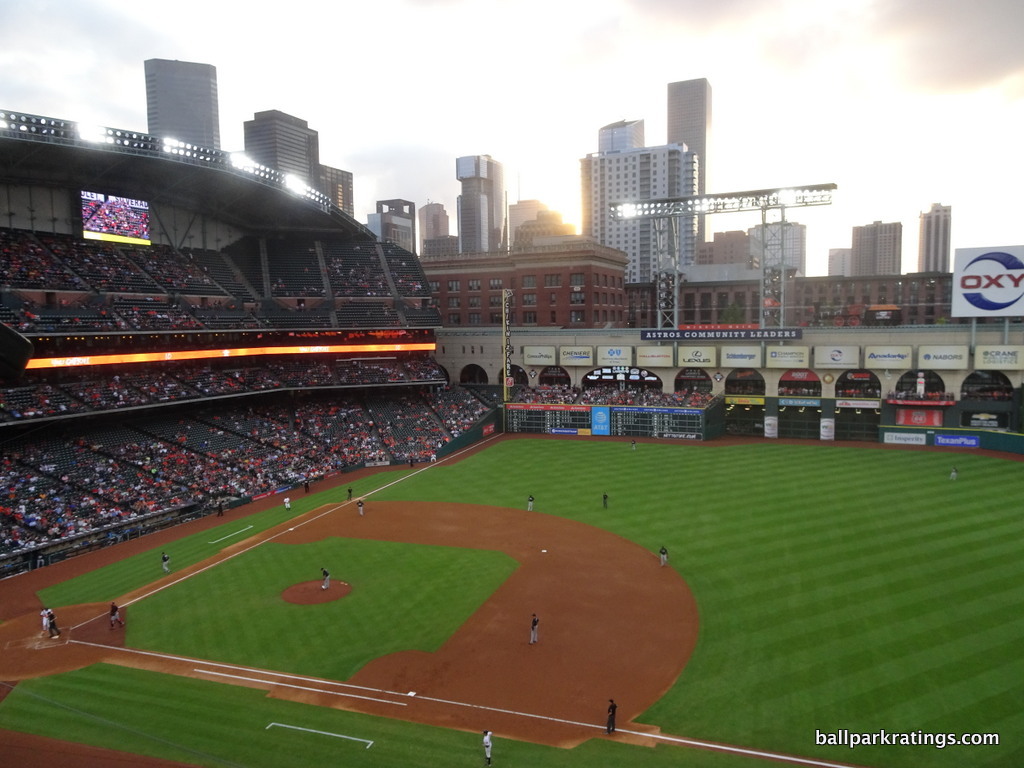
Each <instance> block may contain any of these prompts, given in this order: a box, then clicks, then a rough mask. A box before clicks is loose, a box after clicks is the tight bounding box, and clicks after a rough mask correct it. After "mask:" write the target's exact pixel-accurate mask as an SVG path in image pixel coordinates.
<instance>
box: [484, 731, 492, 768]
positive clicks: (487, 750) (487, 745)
mask: <svg viewBox="0 0 1024 768" xmlns="http://www.w3.org/2000/svg"><path fill="white" fill-rule="evenodd" d="M491 735H492V734H491V732H490V731H484V758H485V759H486V760H487V765H490V764H491Z"/></svg>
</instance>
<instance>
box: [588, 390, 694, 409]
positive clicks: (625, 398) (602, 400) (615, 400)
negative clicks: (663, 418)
mask: <svg viewBox="0 0 1024 768" xmlns="http://www.w3.org/2000/svg"><path fill="white" fill-rule="evenodd" d="M713 399H714V395H712V394H711V393H710V392H701V391H698V390H691V389H681V390H678V391H676V392H662V391H661V390H660V389H655V388H654V387H625V388H623V389H620V388H619V387H617V386H613V385H597V386H592V387H588V388H587V389H585V390H583V393H582V394H581V395H580V397H579V399H578V400H577V402H578V403H580V404H581V405H625V406H643V407H648V408H703V407H705V406H707V405H708V404H710V403H711V401H712V400H713Z"/></svg>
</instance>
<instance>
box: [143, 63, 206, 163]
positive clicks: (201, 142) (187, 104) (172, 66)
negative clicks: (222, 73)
mask: <svg viewBox="0 0 1024 768" xmlns="http://www.w3.org/2000/svg"><path fill="white" fill-rule="evenodd" d="M145 70H146V116H147V119H148V121H149V128H148V130H149V133H151V134H153V135H154V136H160V137H162V138H174V139H178V140H179V141H184V142H187V143H189V144H194V145H196V146H199V147H204V148H206V149H220V110H219V107H218V102H217V68H216V67H214V66H213V65H212V64H196V63H193V62H190V61H171V60H168V59H149V60H147V61H146V62H145Z"/></svg>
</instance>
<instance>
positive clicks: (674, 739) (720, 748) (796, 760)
mask: <svg viewBox="0 0 1024 768" xmlns="http://www.w3.org/2000/svg"><path fill="white" fill-rule="evenodd" d="M396 695H401V694H396ZM418 698H420V699H422V700H424V701H432V702H434V703H437V704H448V705H450V706H453V707H468V708H470V709H480V710H484V711H487V712H497V713H498V714H503V715H515V716H516V717H527V718H532V719H534V720H547V721H548V722H552V723H558V724H559V725H572V726H577V727H580V728H595V729H600V730H605V726H603V725H595V724H594V723H582V722H579V721H577V720H566V719H564V718H561V717H552V716H550V715H535V714H532V713H530V712H517V711H516V710H514V709H502V708H500V707H489V706H486V705H483V704H467V703H466V702H463V701H452V700H450V699H438V698H434V697H431V696H419V697H418ZM615 733H624V734H628V735H630V736H638V737H640V738H645V739H654V740H657V741H665V742H669V743H672V744H679V745H682V746H688V747H699V748H701V749H707V750H709V751H712V752H728V753H731V754H738V755H746V756H747V757H760V758H764V759H766V760H775V761H777V762H783V763H792V764H793V765H811V766H815V768H859V766H855V765H853V764H852V763H833V762H829V761H827V760H817V759H815V758H810V757H797V756H796V755H787V754H783V753H781V752H768V751H765V750H761V749H752V748H750V747H738V746H733V745H730V744H721V743H718V742H714V741H701V740H700V739H691V738H687V737H685V736H666V735H664V734H661V733H645V732H644V731H630V730H624V729H622V728H616V729H615Z"/></svg>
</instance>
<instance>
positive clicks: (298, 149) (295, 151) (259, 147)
mask: <svg viewBox="0 0 1024 768" xmlns="http://www.w3.org/2000/svg"><path fill="white" fill-rule="evenodd" d="M242 128H243V130H244V131H245V153H246V154H247V155H249V157H250V158H252V159H253V160H255V161H256V162H257V163H260V164H261V165H265V166H267V167H268V168H273V169H274V170H275V171H280V172H281V173H290V174H293V175H295V176H297V177H299V178H300V179H302V181H303V182H305V183H306V184H307V185H309V186H311V187H318V185H319V184H320V137H319V134H318V133H317V132H316V131H314V130H312V129H311V128H310V127H309V123H307V122H306V121H305V120H300V119H299V118H297V117H292V116H291V115H288V114H285V113H284V112H280V111H278V110H276V109H271V110H267V111H266V112H257V113H256V114H255V115H253V119H252V120H247V121H246V122H245V123H244V124H243V126H242Z"/></svg>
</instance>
